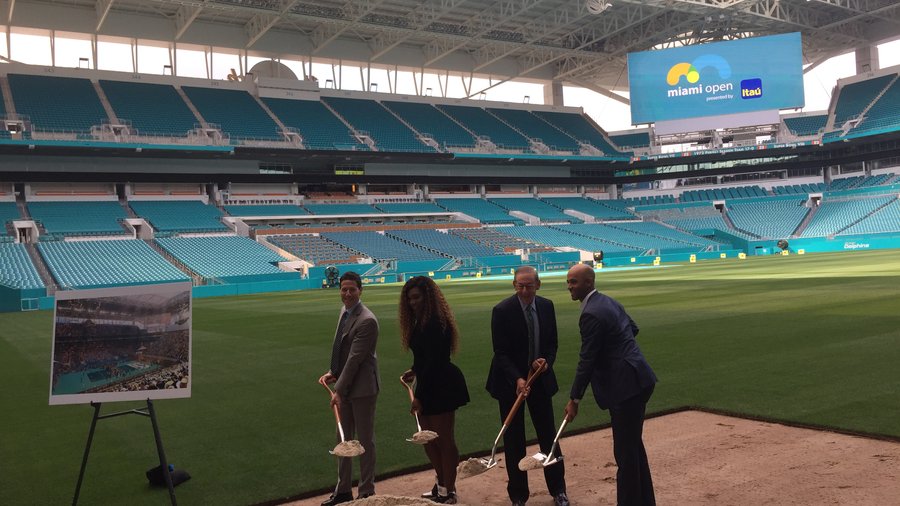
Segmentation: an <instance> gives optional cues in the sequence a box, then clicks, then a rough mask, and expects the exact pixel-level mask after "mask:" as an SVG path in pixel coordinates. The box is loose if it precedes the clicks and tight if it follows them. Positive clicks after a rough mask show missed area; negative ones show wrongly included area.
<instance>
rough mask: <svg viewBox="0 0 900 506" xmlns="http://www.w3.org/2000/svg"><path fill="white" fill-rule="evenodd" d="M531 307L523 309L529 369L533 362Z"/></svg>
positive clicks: (532, 315)
mask: <svg viewBox="0 0 900 506" xmlns="http://www.w3.org/2000/svg"><path fill="white" fill-rule="evenodd" d="M532 308H533V306H532V305H531V304H529V305H528V306H526V307H525V325H526V326H527V327H528V366H529V367H531V364H532V363H533V362H534V359H535V358H536V356H535V351H536V350H535V349H534V313H532V310H533V309H532Z"/></svg>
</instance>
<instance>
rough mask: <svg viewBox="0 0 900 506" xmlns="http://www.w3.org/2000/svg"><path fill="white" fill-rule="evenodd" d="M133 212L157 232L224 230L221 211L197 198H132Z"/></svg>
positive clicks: (225, 228) (226, 228)
mask: <svg viewBox="0 0 900 506" xmlns="http://www.w3.org/2000/svg"><path fill="white" fill-rule="evenodd" d="M129 205H130V206H131V209H133V210H134V212H135V214H137V215H138V216H140V217H142V218H144V219H146V220H147V221H149V222H150V225H152V226H153V228H154V229H155V230H156V231H158V232H172V233H174V232H224V231H227V230H228V227H226V226H225V224H224V223H222V221H221V218H222V212H221V211H219V210H218V209H216V208H215V207H214V206H209V205H206V204H204V203H203V202H200V201H198V200H132V201H130V202H129Z"/></svg>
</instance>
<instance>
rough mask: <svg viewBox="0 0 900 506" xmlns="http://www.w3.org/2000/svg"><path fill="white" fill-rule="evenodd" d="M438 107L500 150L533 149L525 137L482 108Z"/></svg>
mask: <svg viewBox="0 0 900 506" xmlns="http://www.w3.org/2000/svg"><path fill="white" fill-rule="evenodd" d="M436 107H437V108H438V109H440V110H441V111H443V112H444V113H445V114H447V115H448V116H450V117H451V118H453V119H454V120H456V121H457V122H458V123H459V124H461V125H463V126H464V127H466V129H467V130H469V131H470V132H473V133H475V135H478V136H484V137H487V138H489V139H490V140H491V142H493V143H494V144H495V145H496V146H497V147H499V148H502V149H512V150H522V151H528V150H529V149H530V148H531V144H530V143H529V142H528V139H526V138H525V136H523V135H522V134H520V133H519V132H516V131H515V130H513V129H512V128H510V127H509V126H508V125H506V123H503V122H502V121H500V120H499V119H497V118H495V117H494V116H491V115H490V114H488V113H487V112H486V111H485V110H484V109H482V108H480V107H470V106H466V105H437V106H436Z"/></svg>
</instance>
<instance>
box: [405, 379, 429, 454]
mask: <svg viewBox="0 0 900 506" xmlns="http://www.w3.org/2000/svg"><path fill="white" fill-rule="evenodd" d="M400 383H403V386H405V387H406V390H407V391H409V401H410V402H412V401H413V400H415V398H416V397H415V395H414V394H413V390H412V387H411V386H410V385H409V383H407V382H405V381H403V376H400ZM413 414H414V415H415V416H416V428H417V429H419V431H418V432H416V433H415V434H413V435H412V437H411V438H406V440H407V441H409V442H410V443H415V444H417V445H424V444H427V443H428V442H430V441H433V440H434V439H437V437H438V434H437V432H435V431H433V430H422V425H420V424H419V414H418V413H413Z"/></svg>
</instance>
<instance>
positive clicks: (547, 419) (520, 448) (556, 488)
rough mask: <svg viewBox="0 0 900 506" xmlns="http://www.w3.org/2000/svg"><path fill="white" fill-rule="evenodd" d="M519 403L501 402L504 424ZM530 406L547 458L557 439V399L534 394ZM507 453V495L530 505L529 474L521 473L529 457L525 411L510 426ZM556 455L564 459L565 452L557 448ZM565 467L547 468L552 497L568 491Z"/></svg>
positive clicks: (512, 399) (506, 435)
mask: <svg viewBox="0 0 900 506" xmlns="http://www.w3.org/2000/svg"><path fill="white" fill-rule="evenodd" d="M515 402H516V398H515V397H508V398H503V399H500V400H499V403H500V421H501V423H502V422H503V420H505V419H506V415H508V414H509V410H510V408H512V405H513V404H514V403H515ZM525 403H526V404H527V405H528V413H529V414H530V415H531V422H532V424H534V430H535V432H536V433H537V437H538V444H539V445H540V448H541V452H542V453H543V454H544V455H546V454H547V453H548V452H549V451H550V447H551V446H552V445H553V438H554V437H556V422H555V421H554V419H553V398H552V397H551V396H549V395H547V394H545V393H543V392H539V391H536V390H532V391H531V393H530V394H529V395H528V397H526V398H525ZM503 451H504V454H505V456H506V475H507V477H508V478H509V482H508V483H507V485H506V491H507V493H508V494H509V498H510V500H511V501H527V500H528V496H529V495H530V492H529V490H528V473H526V472H525V471H520V470H519V461H520V460H522V458H523V457H525V409H524V406H522V407H520V408H519V412H518V413H516V416H515V417H514V418H513V419H512V421H511V422H510V423H509V427H507V428H506V432H505V433H504V434H503ZM556 452H557V453H556V454H557V455H558V456H560V457H561V456H562V449H561V448H559V447H557V449H556ZM563 466H564V463H563V462H559V463H557V464H554V465H552V466H549V467H545V468H544V480H545V481H546V482H547V490H548V491H549V492H550V495H556V494H559V493H562V492H565V491H566V476H565V475H566V472H565V468H564V467H563Z"/></svg>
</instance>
